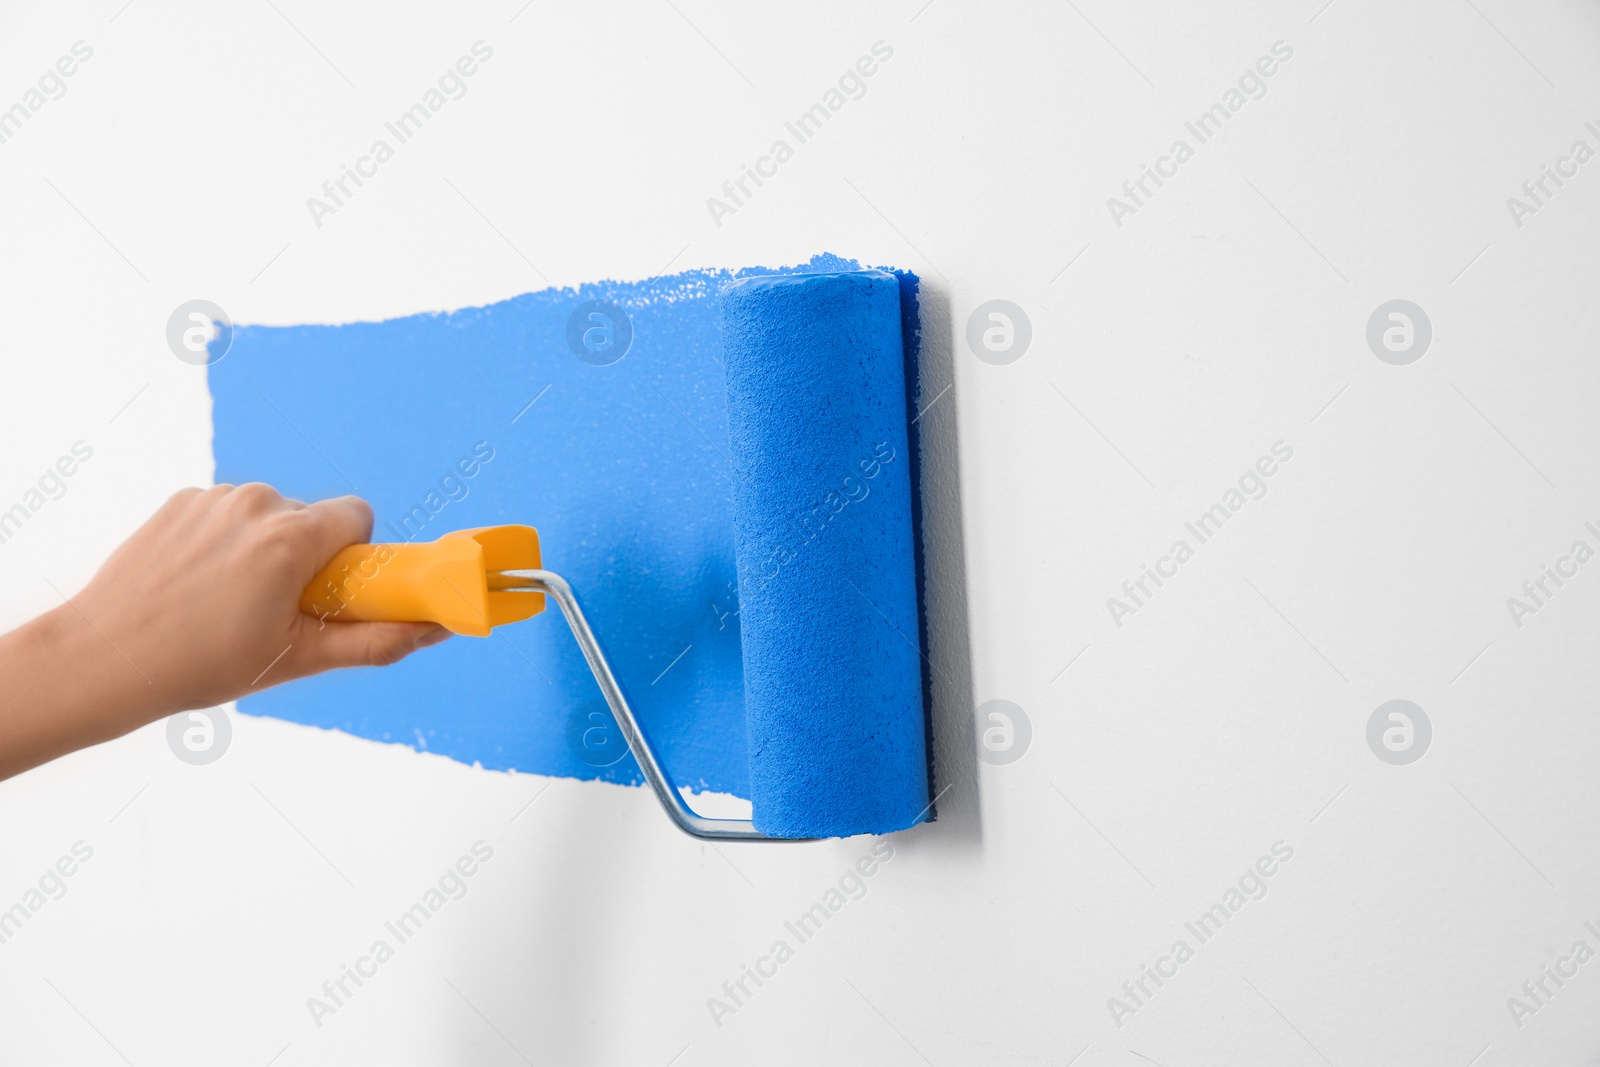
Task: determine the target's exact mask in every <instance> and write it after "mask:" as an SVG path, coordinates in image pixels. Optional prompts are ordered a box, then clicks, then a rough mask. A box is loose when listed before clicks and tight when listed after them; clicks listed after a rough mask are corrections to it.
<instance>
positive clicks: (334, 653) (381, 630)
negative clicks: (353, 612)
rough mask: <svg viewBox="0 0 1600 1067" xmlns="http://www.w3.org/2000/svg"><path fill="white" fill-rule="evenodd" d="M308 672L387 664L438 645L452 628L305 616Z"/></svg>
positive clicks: (303, 666) (304, 662) (303, 629)
mask: <svg viewBox="0 0 1600 1067" xmlns="http://www.w3.org/2000/svg"><path fill="white" fill-rule="evenodd" d="M300 630H301V635H302V636H301V640H302V641H303V642H304V644H303V645H302V646H301V647H302V648H303V649H304V654H303V656H302V657H300V664H299V665H300V667H301V669H302V670H303V671H304V673H306V674H317V673H320V672H321V671H329V670H334V669H336V668H339V667H387V666H389V665H390V664H393V663H399V662H400V661H401V660H403V659H405V658H406V657H407V656H409V655H410V654H411V653H413V652H415V651H416V650H417V649H419V648H427V647H429V646H430V645H436V644H438V643H439V642H441V641H443V640H444V639H445V638H447V637H449V636H450V631H449V630H446V629H445V628H444V627H443V626H439V625H437V624H435V623H431V622H322V623H319V622H318V620H316V619H313V618H310V617H309V616H307V617H306V619H305V621H304V622H303V623H302V624H301V626H300Z"/></svg>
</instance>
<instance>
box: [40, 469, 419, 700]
mask: <svg viewBox="0 0 1600 1067" xmlns="http://www.w3.org/2000/svg"><path fill="white" fill-rule="evenodd" d="M371 534H372V509H371V508H370V507H368V505H367V503H366V501H364V500H362V499H360V498H359V497H354V496H344V497H337V498H335V499H332V500H323V501H320V502H318V503H315V504H302V503H300V502H299V501H297V500H289V499H286V498H284V497H282V496H280V495H279V494H278V492H277V490H275V489H273V488H272V487H271V486H269V485H264V484H262V483H260V482H251V483H248V484H245V485H240V486H232V485H219V486H216V487H214V488H212V489H206V490H200V489H185V490H182V491H181V492H179V493H177V494H176V495H174V496H173V497H172V498H171V499H170V500H168V501H167V502H166V504H165V505H163V506H162V507H161V509H160V510H158V511H157V512H156V513H155V515H154V516H152V517H151V518H150V520H149V521H147V522H146V523H145V524H144V525H143V526H141V527H140V528H139V529H138V530H137V531H135V532H134V534H133V536H131V537H129V538H128V540H127V541H126V542H124V543H123V544H122V546H121V547H119V548H118V549H117V550H116V551H115V552H114V553H112V555H111V557H110V558H109V559H107V560H106V562H105V564H104V565H103V566H102V567H101V568H100V571H99V572H98V573H97V574H96V575H95V576H94V578H93V579H92V580H91V581H90V582H89V584H88V586H86V587H85V588H84V590H83V591H82V592H81V593H79V594H78V595H77V596H74V597H73V598H71V600H70V601H69V602H68V603H67V604H65V605H63V606H62V607H61V608H59V609H57V613H61V612H66V613H69V614H75V615H77V616H79V617H80V618H81V621H82V622H83V623H87V624H88V625H89V626H91V627H92V628H93V629H94V630H95V631H98V633H99V635H100V636H101V637H102V638H104V644H105V645H108V646H110V648H109V649H103V650H102V651H103V653H109V652H114V653H115V655H116V656H118V657H120V660H122V661H125V662H115V661H111V660H107V666H108V667H110V668H111V669H113V670H115V669H117V668H120V670H121V673H123V674H125V675H126V678H125V680H126V681H128V682H129V683H132V684H134V685H136V686H137V687H138V688H140V689H146V690H148V692H145V693H143V694H140V695H139V697H138V698H137V700H138V703H139V705H140V706H147V705H148V706H150V707H151V710H152V711H153V713H154V715H162V714H170V713H171V712H174V711H182V710H186V709H190V708H203V707H211V706H214V705H216V704H221V703H223V702H224V701H228V700H232V699H235V698H237V697H240V696H243V695H244V694H246V693H249V692H252V691H254V690H257V689H263V688H266V687H268V686H271V685H275V684H277V683H279V682H285V681H288V680H290V679H292V678H299V677H302V676H304V675H308V674H316V673H318V672H319V671H325V670H330V669H332V668H335V667H359V666H384V665H387V664H391V663H395V662H397V661H399V660H400V659H402V658H404V657H405V656H406V655H407V654H408V653H410V652H412V651H415V650H416V649H418V648H423V647H426V646H428V645H432V644H437V643H439V642H440V641H443V640H444V639H445V638H447V637H449V636H450V634H449V631H448V630H445V629H444V628H443V627H440V626H437V625H435V624H433V623H416V622H324V621H321V620H318V619H316V618H313V617H311V616H309V615H306V614H303V613H302V612H301V611H300V608H299V603H300V594H301V592H302V591H303V590H304V589H305V587H306V586H307V585H308V584H309V583H310V581H311V579H312V577H313V576H315V575H316V573H317V571H318V570H320V569H321V568H322V566H323V565H324V564H326V563H327V562H328V560H329V559H331V558H332V557H333V555H334V553H336V552H338V551H339V550H340V549H341V548H344V547H345V546H346V545H350V544H355V543H358V542H363V541H366V540H368V539H369V538H370V536H371ZM65 621H66V622H68V623H70V622H71V621H73V620H72V619H70V618H68V619H66V620H65ZM100 658H101V659H103V660H105V659H106V656H105V655H104V654H103V655H102V656H101V657H100ZM135 672H137V673H135Z"/></svg>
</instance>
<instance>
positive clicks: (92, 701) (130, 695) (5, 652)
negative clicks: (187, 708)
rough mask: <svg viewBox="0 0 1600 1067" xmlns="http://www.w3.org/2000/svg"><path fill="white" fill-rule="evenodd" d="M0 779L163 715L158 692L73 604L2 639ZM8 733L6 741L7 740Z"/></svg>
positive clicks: (47, 614) (41, 616)
mask: <svg viewBox="0 0 1600 1067" xmlns="http://www.w3.org/2000/svg"><path fill="white" fill-rule="evenodd" d="M0 693H4V694H5V696H4V698H3V699H4V702H5V703H6V704H7V705H9V708H10V711H9V713H8V714H7V715H5V716H4V717H0V761H3V763H4V764H15V766H14V767H13V766H5V765H0V778H4V777H6V776H7V775H8V774H11V773H15V772H16V771H17V770H20V769H22V768H25V767H30V766H34V765H36V764H39V763H42V762H44V761H45V760H50V759H54V758H56V757H57V756H60V755H63V754H65V753H67V752H70V751H72V750H73V749H75V748H80V747H82V746H83V745H85V744H98V743H99V742H101V741H109V740H111V739H112V738H114V737H118V736H120V735H122V734H124V733H127V732H128V731H129V730H133V729H136V728H138V727H140V726H143V725H144V724H145V723H147V722H150V721H152V720H154V719H156V718H159V717H160V716H161V713H162V706H161V701H160V694H159V692H158V690H157V687H156V686H155V685H153V684H152V681H151V679H148V678H146V677H144V676H143V675H142V674H141V673H140V671H139V669H138V668H137V667H136V666H135V665H134V664H133V663H131V662H130V661H128V660H127V659H126V658H125V657H124V656H123V655H122V654H121V653H119V652H118V651H117V649H116V647H115V646H114V645H113V644H111V642H110V640H108V638H107V636H106V635H104V634H102V633H100V632H98V631H97V630H96V629H95V627H94V626H93V625H91V623H90V622H89V620H87V619H85V618H84V617H83V616H82V615H81V614H80V613H79V612H78V610H77V609H76V608H75V607H74V606H73V605H72V604H70V603H68V604H62V605H61V606H59V607H57V608H54V609H52V610H50V611H47V612H45V613H44V614H43V615H40V616H39V617H38V618H36V619H33V620H31V621H29V622H28V623H26V624H24V625H22V626H20V627H18V628H17V629H15V630H12V631H11V632H10V633H7V634H4V635H0ZM6 735H9V736H6Z"/></svg>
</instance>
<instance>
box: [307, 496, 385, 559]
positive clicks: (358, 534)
mask: <svg viewBox="0 0 1600 1067" xmlns="http://www.w3.org/2000/svg"><path fill="white" fill-rule="evenodd" d="M299 515H300V516H303V518H304V520H305V521H307V522H308V523H309V524H310V534H309V537H310V540H311V548H312V550H313V554H314V555H315V556H316V558H317V566H319V567H320V566H322V565H323V564H325V563H327V562H328V560H330V559H332V558H333V556H334V553H336V552H338V551H339V550H340V549H341V548H344V547H345V546H346V545H357V544H361V543H363V542H365V541H367V540H368V539H369V538H371V537H372V507H371V506H370V505H369V504H368V503H367V502H366V501H365V500H362V499H361V498H360V497H358V496H336V497H334V498H333V499H331V500H319V501H317V502H316V503H315V504H307V505H306V506H305V507H304V508H302V509H301V510H300V512H299Z"/></svg>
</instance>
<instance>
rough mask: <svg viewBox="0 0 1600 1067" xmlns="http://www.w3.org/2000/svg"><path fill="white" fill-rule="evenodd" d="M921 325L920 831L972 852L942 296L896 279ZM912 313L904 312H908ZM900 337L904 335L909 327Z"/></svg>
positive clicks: (911, 353) (967, 689)
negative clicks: (930, 809)
mask: <svg viewBox="0 0 1600 1067" xmlns="http://www.w3.org/2000/svg"><path fill="white" fill-rule="evenodd" d="M901 285H902V292H904V289H905V287H907V286H909V287H910V288H911V289H912V291H913V292H914V293H915V295H916V301H915V303H914V304H913V302H911V301H905V302H904V303H905V304H906V305H907V306H908V308H909V307H915V309H916V311H915V314H917V315H918V317H919V319H920V323H907V324H906V325H907V326H908V327H911V326H914V325H915V326H916V327H917V328H919V329H920V331H921V337H920V343H919V344H912V345H907V346H906V355H907V360H908V366H907V375H906V378H907V382H908V391H909V392H910V393H911V397H910V409H911V419H912V422H911V433H912V440H911V446H912V455H913V456H914V457H915V459H916V463H917V468H916V470H915V472H914V473H915V477H916V480H915V484H916V486H917V499H916V505H917V508H916V514H917V515H918V519H917V521H918V523H919V524H920V535H921V536H920V538H919V546H918V571H919V575H918V593H919V597H920V599H921V601H922V603H921V608H922V610H921V613H920V614H921V627H922V634H921V642H922V648H923V653H924V656H923V663H922V675H923V687H924V692H925V693H927V694H928V699H927V701H926V706H927V708H928V716H929V724H928V725H929V729H930V731H931V733H932V738H931V743H932V744H933V781H932V783H931V784H932V791H933V795H934V796H936V797H937V798H938V800H937V816H938V817H937V821H936V822H935V823H934V824H933V826H932V827H930V828H928V829H927V830H924V831H922V832H923V833H930V834H933V835H936V836H937V837H938V838H940V839H941V840H943V841H947V842H960V843H962V844H964V845H969V846H978V845H981V843H982V837H983V829H982V827H983V820H982V818H981V817H980V816H981V809H980V806H979V804H980V798H979V795H978V756H977V737H976V733H975V729H974V725H973V702H972V701H973V687H972V640H971V634H970V632H969V627H970V615H969V612H968V604H967V563H966V544H965V535H964V532H963V531H964V526H963V523H962V514H963V512H962V500H961V450H960V448H959V417H958V407H957V404H956V395H955V393H956V386H955V381H956V376H955V346H954V340H953V339H954V332H955V331H954V326H953V322H952V319H951V311H950V295H949V293H947V292H945V291H944V290H943V289H940V288H937V287H935V286H932V285H930V284H929V283H928V280H927V279H926V278H922V279H911V280H909V281H908V279H907V278H906V276H902V277H901ZM910 313H911V312H908V314H910ZM908 333H909V331H908Z"/></svg>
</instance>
